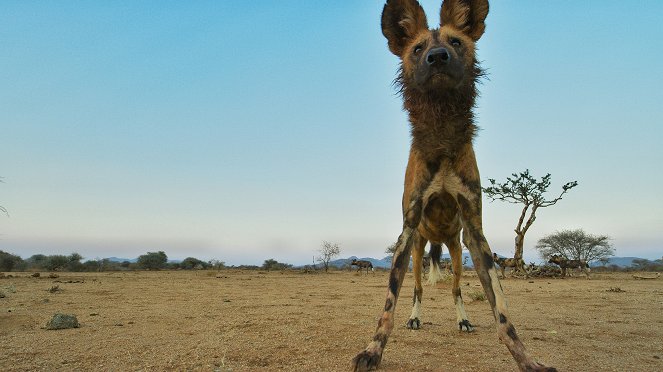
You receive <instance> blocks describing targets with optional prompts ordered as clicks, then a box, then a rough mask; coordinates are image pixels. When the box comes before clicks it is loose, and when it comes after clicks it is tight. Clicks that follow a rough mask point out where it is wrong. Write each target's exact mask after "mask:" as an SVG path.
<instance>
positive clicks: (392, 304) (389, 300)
mask: <svg viewBox="0 0 663 372" xmlns="http://www.w3.org/2000/svg"><path fill="white" fill-rule="evenodd" d="M392 307H394V303H393V302H391V298H388V299H387V302H385V304H384V311H390V310H391V308H392Z"/></svg>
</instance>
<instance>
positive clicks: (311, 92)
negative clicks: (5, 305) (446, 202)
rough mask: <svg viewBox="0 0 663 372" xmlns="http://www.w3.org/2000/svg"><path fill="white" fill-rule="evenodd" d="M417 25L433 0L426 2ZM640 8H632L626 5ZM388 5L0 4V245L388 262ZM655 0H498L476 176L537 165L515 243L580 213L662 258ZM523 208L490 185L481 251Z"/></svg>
mask: <svg viewBox="0 0 663 372" xmlns="http://www.w3.org/2000/svg"><path fill="white" fill-rule="evenodd" d="M422 5H423V6H424V8H425V9H426V12H427V14H428V19H429V25H430V26H437V24H438V22H439V18H438V14H439V13H438V12H439V5H440V2H439V1H438V0H435V1H422ZM636 5H637V6H636ZM382 6H383V1H377V0H370V1H369V0H363V1H340V2H331V1H301V0H299V1H294V0H280V1H271V0H253V1H190V2H170V1H139V2H136V1H113V2H101V1H96V2H95V1H93V2H80V1H58V2H33V1H3V2H2V3H0V45H2V48H0V82H1V84H2V89H1V90H0V136H1V139H2V145H1V146H0V176H1V177H2V179H3V181H4V182H3V183H0V205H2V206H4V207H5V208H7V209H8V211H9V215H10V216H9V217H0V250H4V251H8V252H11V253H14V254H18V255H20V256H22V257H24V258H27V257H29V256H30V255H32V254H36V253H44V254H69V253H71V252H78V253H80V254H82V255H83V256H84V257H85V258H86V259H93V258H99V257H110V256H116V257H128V258H132V257H137V256H138V255H141V254H144V253H145V252H148V251H157V250H163V251H165V252H166V253H167V254H168V256H169V258H174V259H178V258H179V259H182V258H185V257H188V256H194V257H197V258H202V259H211V258H216V259H220V260H222V261H225V262H226V263H227V264H230V265H233V264H234V265H238V264H261V263H262V262H263V261H264V260H265V259H268V258H275V259H277V260H278V261H281V262H289V263H293V264H306V263H310V262H311V261H312V258H313V255H315V254H316V251H317V250H318V249H319V248H320V245H321V242H322V241H323V240H328V241H332V242H336V243H338V244H339V245H340V247H341V250H342V254H341V256H343V257H348V256H351V255H356V256H360V257H366V256H372V257H376V258H379V257H383V256H384V255H385V254H384V250H385V248H386V247H387V246H388V245H390V244H391V243H392V242H393V241H395V239H396V238H397V236H398V234H399V233H400V229H401V221H402V219H401V211H400V199H401V194H402V184H403V175H404V170H405V165H406V161H407V153H408V146H409V141H410V140H409V128H408V124H407V121H406V115H405V113H404V112H403V111H402V108H401V107H402V106H401V99H400V97H399V96H398V95H397V94H396V91H395V89H394V87H393V86H392V84H391V83H392V80H393V79H394V77H395V76H396V72H397V68H398V59H397V58H396V57H395V56H394V55H392V54H391V53H390V52H389V51H388V49H387V45H386V40H385V39H384V37H383V36H382V33H381V30H380V22H379V21H380V14H381V11H382ZM661 14H663V2H661V1H651V0H650V1H639V2H628V1H602V2H580V1H554V2H541V1H526V2H525V1H516V0H513V1H494V2H492V3H491V9H490V13H489V15H488V18H487V20H486V23H487V30H486V34H485V35H484V37H483V38H482V39H481V40H480V41H479V44H478V47H479V59H480V60H481V61H482V66H483V67H484V68H486V69H487V71H488V73H489V79H486V80H484V82H483V84H482V85H481V86H480V89H481V97H480V99H479V100H478V106H477V110H476V113H477V118H478V124H479V125H480V127H481V128H482V130H481V131H480V132H479V136H478V138H477V139H476V140H475V149H476V153H477V160H478V162H479V168H480V169H481V175H482V182H483V183H484V185H485V184H487V180H488V178H494V179H497V180H504V179H505V178H506V177H507V176H508V175H510V174H511V173H513V172H519V171H523V170H525V169H526V168H529V169H530V171H531V172H532V173H533V174H534V175H536V176H539V177H540V176H543V175H544V174H546V173H551V174H552V181H553V183H552V186H551V188H550V193H549V195H550V197H554V196H556V195H557V194H558V193H559V191H561V185H562V184H564V183H565V182H567V181H571V180H577V181H578V182H579V186H578V187H576V188H575V189H573V190H571V191H570V193H569V194H567V195H566V196H565V197H564V199H563V200H562V201H560V202H559V203H558V204H557V205H555V206H553V207H550V208H545V209H541V210H540V211H539V213H538V215H537V217H538V218H537V220H536V222H535V223H534V225H533V226H532V228H531V230H530V231H529V232H528V234H527V236H526V241H525V258H526V259H528V260H530V261H534V260H537V259H538V257H537V254H536V251H535V250H534V246H535V244H536V242H537V240H538V239H540V238H541V237H543V236H545V235H547V234H550V233H553V232H555V231H558V230H563V229H575V228H582V229H584V230H585V231H586V232H588V233H591V234H600V235H608V236H610V237H612V242H613V244H614V247H615V249H616V255H618V256H639V257H646V258H660V257H661V256H662V255H663V233H662V230H663V229H662V228H663V217H662V215H663V198H662V197H661V192H660V189H661V185H663V172H662V171H661V164H662V163H663V147H661V145H660V143H661V140H663V125H661V119H662V118H663V104H662V102H663V89H662V87H663V73H661V64H662V61H663V48H661V40H663V28H662V27H661V24H662V23H663V22H662V21H663V18H661ZM519 213H520V207H519V206H517V205H512V204H506V203H502V202H492V203H491V202H488V201H487V200H485V201H484V228H485V233H486V236H487V238H488V241H489V242H490V244H491V247H492V248H493V250H494V251H496V252H498V253H499V254H501V255H505V256H508V255H511V254H512V253H513V239H514V232H513V229H514V227H515V224H516V222H517V218H518V216H519Z"/></svg>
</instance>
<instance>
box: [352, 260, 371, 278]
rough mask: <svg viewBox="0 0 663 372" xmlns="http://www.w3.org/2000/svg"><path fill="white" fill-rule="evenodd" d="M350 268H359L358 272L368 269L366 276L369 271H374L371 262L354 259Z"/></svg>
mask: <svg viewBox="0 0 663 372" xmlns="http://www.w3.org/2000/svg"><path fill="white" fill-rule="evenodd" d="M350 266H357V272H359V270H361V269H366V274H368V269H371V271H373V264H372V263H371V261H366V260H357V259H353V260H352V262H351V263H350Z"/></svg>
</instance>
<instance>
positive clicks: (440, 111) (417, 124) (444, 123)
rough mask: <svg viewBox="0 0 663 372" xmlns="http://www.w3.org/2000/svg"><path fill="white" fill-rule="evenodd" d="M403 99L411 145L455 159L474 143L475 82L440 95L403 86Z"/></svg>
mask: <svg viewBox="0 0 663 372" xmlns="http://www.w3.org/2000/svg"><path fill="white" fill-rule="evenodd" d="M403 98H404V107H405V109H406V110H407V111H408V113H409V117H410V124H411V132H412V146H413V147H415V148H416V149H417V150H418V152H419V153H420V154H421V155H423V156H424V157H426V158H428V159H440V158H450V159H453V158H455V157H456V156H457V154H458V153H459V151H460V149H461V148H462V147H463V146H464V145H466V144H469V143H471V142H472V139H473V138H474V135H475V132H476V130H477V127H476V126H475V125H474V114H473V112H472V108H473V107H474V101H475V98H476V90H475V88H474V84H471V87H469V86H468V87H466V88H465V89H458V90H454V91H453V92H449V93H439V94H425V93H423V94H422V93H421V92H420V91H417V90H414V89H408V88H404V89H403Z"/></svg>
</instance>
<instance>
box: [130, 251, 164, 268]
mask: <svg viewBox="0 0 663 372" xmlns="http://www.w3.org/2000/svg"><path fill="white" fill-rule="evenodd" d="M137 263H138V267H140V268H142V269H147V270H160V269H165V268H166V265H167V264H168V256H167V255H166V253H164V252H163V251H159V252H147V254H144V255H142V256H138V262H137Z"/></svg>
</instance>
